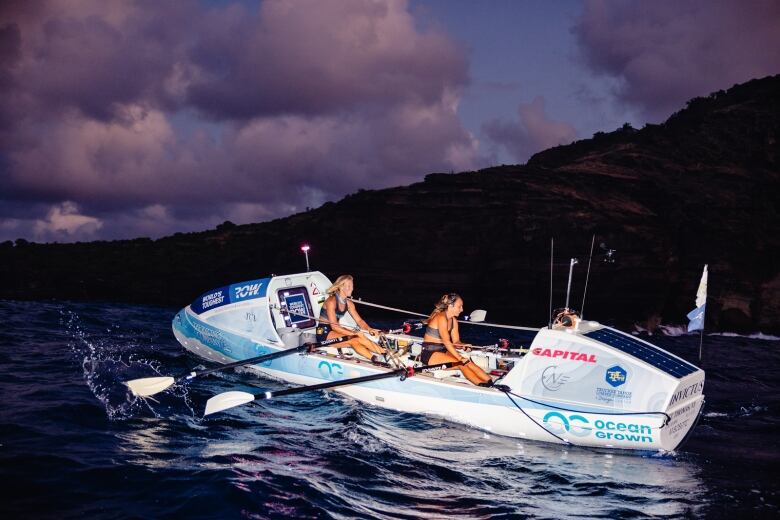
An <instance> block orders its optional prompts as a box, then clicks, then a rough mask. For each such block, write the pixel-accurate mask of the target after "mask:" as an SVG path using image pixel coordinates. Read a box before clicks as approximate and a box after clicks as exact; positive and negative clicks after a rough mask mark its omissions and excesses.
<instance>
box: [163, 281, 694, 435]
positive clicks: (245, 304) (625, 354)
mask: <svg viewBox="0 0 780 520" xmlns="http://www.w3.org/2000/svg"><path fill="white" fill-rule="evenodd" d="M330 284H331V282H330V280H329V279H328V278H327V277H326V276H325V275H323V274H322V273H320V272H306V273H298V274H290V275H283V276H271V277H268V278H262V279H257V280H251V281H246V282H241V283H237V284H233V285H229V286H225V287H221V288H218V289H215V290H212V291H209V292H207V293H204V294H203V295H201V296H200V297H198V298H197V299H196V300H195V301H194V302H193V303H192V304H190V305H188V306H187V307H185V308H184V309H182V310H181V311H179V312H178V313H177V314H176V316H175V317H174V319H173V333H174V335H175V336H176V339H177V340H178V341H179V342H180V343H181V344H182V345H183V346H184V348H185V349H187V350H188V351H190V352H192V353H193V354H195V355H197V356H199V357H201V358H204V359H206V360H209V361H212V362H215V363H219V364H229V363H233V364H236V363H237V362H240V361H241V360H250V359H254V358H258V357H260V358H261V359H266V358H270V359H268V360H267V361H263V362H261V363H255V364H251V365H249V366H250V367H251V368H252V369H253V370H255V371H256V372H257V373H259V374H260V375H262V376H266V377H270V378H273V379H277V380H281V381H284V382H288V383H292V384H294V385H307V386H308V385H317V388H333V389H334V390H335V391H338V392H341V393H342V394H345V395H347V396H349V397H351V398H354V399H357V400H359V401H362V402H365V403H369V404H372V405H375V406H379V407H382V408H389V409H392V410H398V411H403V412H411V413H420V414H435V415H439V416H443V417H445V418H446V419H449V420H451V421H455V422H458V423H463V424H467V425H469V426H471V427H474V428H479V429H481V430H485V431H487V432H491V433H494V434H498V435H504V436H509V437H516V438H522V439H529V440H536V441H544V442H552V443H559V444H573V445H579V446H590V447H598V448H615V449H627V450H642V451H672V450H675V449H677V448H678V447H679V446H680V445H681V443H682V442H683V441H684V439H685V438H686V437H687V435H688V434H689V433H690V432H691V430H692V429H693V427H694V425H695V423H696V421H697V420H698V417H699V415H700V413H701V410H702V407H703V404H704V395H703V389H704V371H703V370H701V369H700V368H698V367H696V366H694V365H692V364H691V363H688V362H687V361H685V360H683V359H682V358H679V357H677V356H675V355H674V354H671V353H669V352H667V351H665V350H663V349H661V348H659V347H657V346H655V345H653V344H651V343H649V342H647V341H644V340H642V339H640V338H636V337H634V336H631V335H629V334H625V333H623V332H621V331H619V330H616V329H614V328H611V327H607V326H605V325H602V324H600V323H598V322H595V321H585V320H561V321H560V322H558V323H556V324H554V325H552V326H546V327H543V328H540V329H539V330H538V332H537V333H536V336H535V337H534V339H533V341H532V343H531V345H530V346H529V348H528V349H527V351H518V350H516V349H511V348H510V349H506V348H503V349H502V348H498V347H496V348H490V349H482V350H475V351H473V352H471V353H468V354H467V355H470V356H471V358H472V360H473V361H474V362H476V363H477V364H479V365H481V366H482V367H483V368H485V369H486V370H488V371H489V372H491V373H492V374H493V375H494V377H495V379H496V380H495V385H494V386H493V387H490V388H483V387H477V386H474V385H472V384H471V383H469V382H468V381H467V380H466V379H465V378H462V377H460V374H459V372H458V371H456V370H446V368H449V367H437V366H427V367H424V370H423V371H422V372H421V371H420V370H417V371H415V368H414V367H415V366H417V367H418V368H419V365H420V363H419V362H418V361H416V359H417V358H418V357H419V349H420V343H421V341H422V340H421V338H420V337H417V336H413V335H410V334H408V333H403V332H396V333H388V334H385V335H382V336H380V337H379V340H380V341H382V342H383V345H385V346H386V347H387V348H389V349H390V350H391V353H392V356H391V361H392V362H393V363H394V364H392V365H386V364H384V363H382V364H379V363H373V362H371V361H368V360H365V359H362V358H359V357H358V356H356V355H350V354H351V352H350V349H343V348H342V349H337V348H335V347H333V346H323V347H322V348H310V349H301V346H302V345H306V344H311V343H312V342H314V341H315V339H314V330H315V327H316V320H315V316H319V313H320V308H321V306H322V305H323V303H324V301H325V298H326V296H327V295H326V293H325V289H326V288H327V287H329V286H330ZM341 323H342V324H343V325H344V326H346V327H347V328H356V327H357V326H356V324H355V323H354V321H353V320H352V319H351V317H350V316H349V314H347V315H345V316H344V317H343V318H342V320H341ZM292 349H296V355H283V354H282V353H283V351H285V350H292ZM271 354H273V356H271ZM193 374H194V373H193ZM409 376H413V377H409ZM158 379H161V378H158ZM169 379H170V381H171V383H172V381H173V379H171V378H169ZM348 383H351V384H348ZM290 392H291V391H288V393H290ZM228 394H231V395H230V396H226V397H223V398H222V401H220V406H217V405H216V403H209V405H212V406H210V408H209V405H207V410H206V412H207V414H208V413H214V412H216V411H221V410H223V409H226V408H229V407H232V406H235V405H236V404H241V403H243V402H248V401H250V400H252V399H256V398H260V397H264V398H270V397H272V396H273V394H274V393H272V392H267V393H263V394H258V395H256V396H252V394H248V393H244V392H228ZM275 394H276V396H278V395H279V394H280V392H276V393H275ZM247 396H248V397H247ZM228 398H230V399H233V401H231V404H229V405H226V404H225V403H226V402H227V401H228V400H229V399H228ZM212 399H216V398H212ZM210 401H211V400H210Z"/></svg>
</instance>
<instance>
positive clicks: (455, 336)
mask: <svg viewBox="0 0 780 520" xmlns="http://www.w3.org/2000/svg"><path fill="white" fill-rule="evenodd" d="M453 319H454V318H453ZM454 321H455V323H453V324H452V334H451V336H452V343H453V344H454V345H455V346H456V347H462V348H465V349H467V350H469V349H470V348H471V343H463V342H462V341H461V340H460V328H459V327H458V320H457V319H454Z"/></svg>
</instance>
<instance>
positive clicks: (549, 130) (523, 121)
mask: <svg viewBox="0 0 780 520" xmlns="http://www.w3.org/2000/svg"><path fill="white" fill-rule="evenodd" d="M517 115H518V121H517V122H506V121H501V120H498V119H494V120H492V121H489V122H487V123H485V124H484V125H483V127H482V130H483V132H485V134H486V135H487V136H488V138H490V139H491V140H492V141H493V142H494V143H496V144H497V145H499V146H502V147H504V148H505V149H506V151H507V152H509V153H510V155H512V157H514V158H515V159H516V160H517V161H519V162H522V163H524V162H526V161H527V160H528V159H529V158H530V157H531V155H533V154H534V153H536V152H539V151H542V150H546V149H547V148H551V147H553V146H558V145H560V144H567V143H570V142H572V141H574V139H575V138H576V137H577V132H576V130H575V129H574V127H573V126H572V125H570V124H568V123H565V122H559V121H553V120H551V119H550V118H549V117H548V116H547V113H546V112H545V107H544V98H543V97H541V96H537V97H536V98H534V100H533V101H532V102H531V103H527V104H521V105H520V106H519V107H518V109H517Z"/></svg>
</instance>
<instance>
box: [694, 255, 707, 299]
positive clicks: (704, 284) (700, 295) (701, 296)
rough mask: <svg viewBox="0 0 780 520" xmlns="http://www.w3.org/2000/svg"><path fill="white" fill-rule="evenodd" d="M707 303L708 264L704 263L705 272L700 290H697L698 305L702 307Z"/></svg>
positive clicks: (700, 283) (702, 274) (702, 275)
mask: <svg viewBox="0 0 780 520" xmlns="http://www.w3.org/2000/svg"><path fill="white" fill-rule="evenodd" d="M705 303H707V264H704V272H702V273H701V281H700V282H699V290H698V291H696V307H701V306H702V305H704V304H705Z"/></svg>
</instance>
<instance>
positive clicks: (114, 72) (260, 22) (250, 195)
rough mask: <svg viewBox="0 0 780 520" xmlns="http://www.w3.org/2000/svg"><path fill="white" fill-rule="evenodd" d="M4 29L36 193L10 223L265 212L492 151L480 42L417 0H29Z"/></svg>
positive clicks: (123, 223)
mask: <svg viewBox="0 0 780 520" xmlns="http://www.w3.org/2000/svg"><path fill="white" fill-rule="evenodd" d="M0 42H2V43H3V45H2V46H0V49H2V51H0V89H2V91H1V92H0V193H2V194H3V198H5V199H6V201H14V202H20V201H24V202H25V204H18V203H14V204H2V205H0V239H4V238H16V237H18V236H20V235H18V234H17V233H19V232H24V233H30V235H29V236H32V235H34V234H36V233H37V234H38V236H44V234H45V233H50V234H49V235H46V236H53V235H51V233H57V234H58V235H57V236H58V237H65V238H62V239H66V238H67V236H72V237H76V236H77V235H78V236H86V235H87V234H88V233H87V232H89V233H92V234H93V235H94V236H95V237H98V238H117V237H133V236H137V235H151V236H160V235H163V234H168V233H172V232H174V231H188V230H196V229H202V228H204V227H211V226H213V225H214V224H216V223H219V222H222V221H224V220H226V219H229V220H233V221H235V222H249V221H254V220H265V219H270V218H275V217H278V216H283V215H287V214H290V213H292V212H295V211H300V210H303V209H304V208H306V207H313V206H317V205H319V204H321V203H322V202H324V201H327V200H333V199H336V198H339V197H341V196H343V195H345V194H347V193H350V192H354V191H356V190H357V189H359V188H381V187H387V186H393V185H398V184H406V183H409V182H414V181H417V180H420V179H421V178H422V177H423V176H424V175H425V174H426V173H429V172H431V171H448V170H462V169H473V168H475V167H478V166H480V165H482V164H484V159H483V158H482V157H480V155H479V153H478V143H477V141H476V140H475V138H474V137H473V136H472V135H470V134H469V133H468V132H467V131H466V130H465V129H464V128H463V126H462V123H461V121H460V119H459V118H458V115H457V106H458V101H459V98H460V95H461V91H462V89H463V88H464V87H465V86H466V85H467V84H468V81H469V78H468V64H467V62H466V59H465V52H464V50H463V49H461V48H460V47H459V46H458V45H457V44H455V43H454V42H453V41H452V40H451V39H450V38H449V37H448V36H447V35H446V34H444V33H442V32H440V31H439V30H438V29H427V30H422V29H420V28H418V26H417V25H416V24H415V20H414V19H413V18H412V16H411V15H410V14H409V12H408V5H407V3H406V2H405V1H400V0H386V1H375V2H363V1H357V0H341V1H329V2H315V1H300V2H280V1H275V0H267V1H264V2H262V3H260V4H259V6H258V8H257V9H256V10H252V9H250V8H247V7H246V6H245V5H244V4H243V3H239V2H235V3H230V2H229V3H224V4H223V3H216V4H206V3H203V2H172V3H167V2H164V3H160V2H148V1H144V0H138V1H135V2H125V1H118V0H116V1H114V0H112V1H103V0H81V1H79V2H65V3H59V2H32V3H25V2H20V3H13V4H4V5H3V6H0ZM70 204H72V205H73V206H70ZM73 208H78V209H76V210H74V209H73ZM87 215H89V216H90V217H86V216H87ZM77 216H82V217H85V218H94V219H97V220H96V222H97V221H99V222H100V223H101V224H102V225H101V226H97V225H96V222H93V223H92V224H95V225H93V226H92V227H89V226H88V225H87V224H89V222H88V221H82V220H78V219H77V218H76V217H77ZM37 221H40V222H42V224H40V225H38V224H36V222H37ZM65 222H68V223H72V224H73V225H75V224H76V223H77V222H81V223H82V224H83V225H82V226H81V227H78V226H77V227H76V228H65V227H60V228H57V226H58V225H60V224H57V223H65ZM62 225H64V224H62ZM68 229H71V231H72V233H69V232H68ZM36 230H37V231H36ZM74 239H75V238H74Z"/></svg>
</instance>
